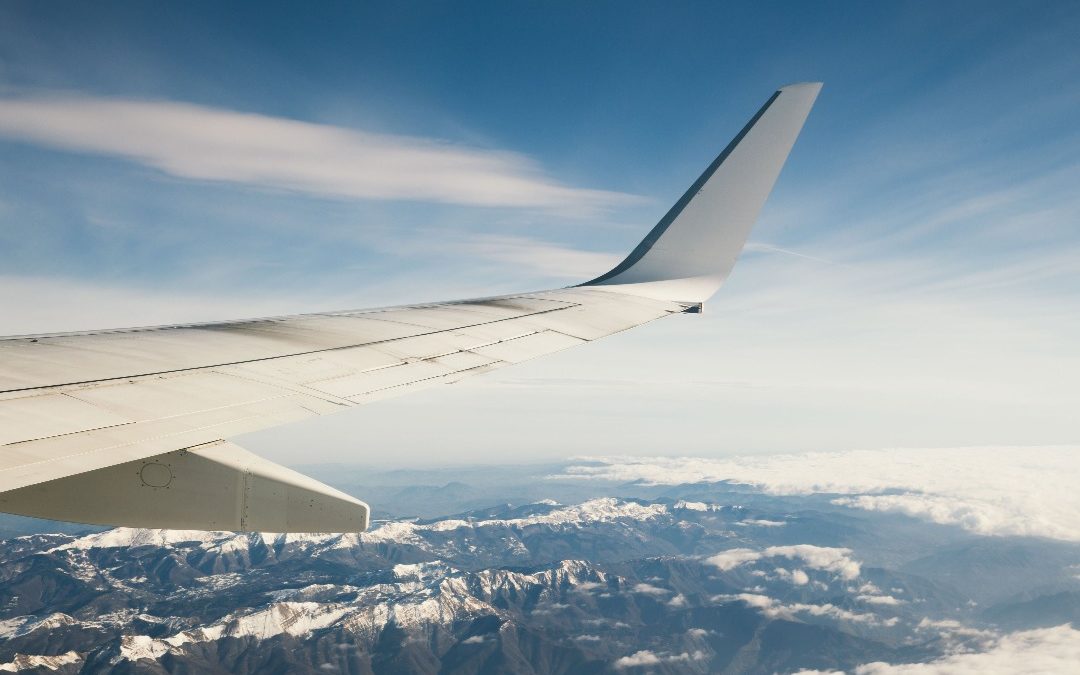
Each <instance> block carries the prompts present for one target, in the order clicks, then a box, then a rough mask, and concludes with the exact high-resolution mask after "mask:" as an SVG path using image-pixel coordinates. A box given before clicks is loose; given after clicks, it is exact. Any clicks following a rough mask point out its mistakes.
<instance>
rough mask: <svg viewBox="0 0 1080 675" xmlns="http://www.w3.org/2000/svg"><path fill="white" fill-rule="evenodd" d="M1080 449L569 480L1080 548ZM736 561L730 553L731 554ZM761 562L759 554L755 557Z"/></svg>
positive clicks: (889, 453)
mask: <svg viewBox="0 0 1080 675" xmlns="http://www.w3.org/2000/svg"><path fill="white" fill-rule="evenodd" d="M1078 453H1080V449H1077V448H1075V447H1072V446H1068V447H1038V448H1025V447H986V448H934V449H889V450H858V451H847V452H830V453H808V454H801V455H773V456H764V457H732V458H726V459H704V458H690V457H674V458H664V457H652V458H630V457H614V458H613V457H607V458H604V457H601V458H588V459H589V462H588V463H580V464H576V465H573V466H570V467H568V468H567V470H566V472H565V475H564V476H565V477H577V478H582V479H587V478H595V479H605V480H614V481H620V482H626V481H639V482H644V483H652V484H673V485H674V484H680V483H698V482H707V481H733V482H736V483H742V484H749V485H754V486H757V487H759V488H761V489H762V490H764V491H766V492H769V493H772V494H815V493H823V494H840V495H850V496H843V497H837V498H836V499H834V500H833V503H834V504H837V505H842V506H848V507H851V508H858V509H865V510H872V511H884V512H890V513H903V514H906V515H910V516H913V517H916V518H921V519H923V520H928V521H931V522H936V523H941V524H949V525H959V526H961V527H963V528H964V529H966V530H968V531H971V532H975V533H978V534H984V535H1019V536H1037V537H1049V538H1052V539H1061V540H1066V541H1080V492H1078V491H1077V490H1076V484H1077V481H1078V479H1080V462H1078V461H1077V458H1078ZM729 553H730V552H729ZM750 554H754V555H757V554H756V553H755V552H753V551H750V552H748V555H750Z"/></svg>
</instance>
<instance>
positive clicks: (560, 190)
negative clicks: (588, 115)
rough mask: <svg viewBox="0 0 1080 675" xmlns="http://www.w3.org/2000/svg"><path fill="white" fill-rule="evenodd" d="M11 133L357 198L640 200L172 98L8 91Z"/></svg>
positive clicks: (408, 145)
mask: <svg viewBox="0 0 1080 675" xmlns="http://www.w3.org/2000/svg"><path fill="white" fill-rule="evenodd" d="M0 136H6V137H8V138H11V139H15V140H20V141H26V142H30V143H37V144H41V145H45V146H49V147H53V148H60V149H64V150H73V151H76V152H86V153H93V154H101V155H106V156H113V157H122V158H125V159H128V160H130V161H133V162H138V163H140V164H143V165H146V166H149V167H153V168H155V169H158V170H160V171H163V172H165V173H167V174H170V175H172V176H177V177H180V178H190V179H198V180H208V181H225V182H230V183H242V184H246V185H253V186H260V187H265V188H274V189H284V190H293V191H298V192H305V193H311V194H316V195H326V196H334V197H344V198H354V199H393V200H410V201H430V202H441V203H449V204H468V205H474V206H505V207H532V208H544V209H558V210H566V211H574V212H580V211H590V210H593V209H597V208H604V207H608V206H612V205H615V204H619V203H626V202H628V201H634V199H635V198H633V197H630V196H629V195H625V194H620V193H617V192H608V191H604V190H588V189H581V188H574V187H568V186H565V185H561V184H559V183H557V182H555V181H553V180H551V179H550V178H548V177H546V176H544V175H543V173H542V172H541V171H540V170H539V169H538V167H537V166H536V165H535V163H534V162H532V161H531V160H530V159H528V158H527V157H524V156H522V155H520V154H516V153H511V152H504V151H499V150H489V149H481V148H474V147H467V146H463V145H458V144H453V143H448V142H445V141H441V140H436V139H430V138H421V137H415V136H400V135H391V134H378V133H369V132H364V131H359V130H355V129H348V128H344V127H337V126H331V125H325V124H313V123H310V122H301V121H297V120H291V119H285V118H280V117H270V116H266V115H258V114H252V113H241V112H234V111H231V110H223V109H219V108H211V107H207V106H199V105H193V104H189V103H177V102H171V101H143V100H131V99H110V98H100V97H93V96H77V95H66V96H50V97H34V98H22V99H2V100H0Z"/></svg>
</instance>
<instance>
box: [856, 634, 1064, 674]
mask: <svg viewBox="0 0 1080 675" xmlns="http://www.w3.org/2000/svg"><path fill="white" fill-rule="evenodd" d="M1078 663H1080V631H1078V630H1075V629H1074V628H1072V627H1071V626H1069V625H1063V626H1057V627H1056V628H1043V629H1039V630H1029V631H1021V632H1017V633H1011V634H1009V635H1006V636H1004V637H1002V638H1001V639H999V640H998V641H997V642H996V643H995V644H993V646H992V647H991V648H990V649H988V650H987V651H984V652H980V653H975V654H953V655H951V656H946V657H944V658H941V659H938V660H936V661H931V662H930V663H905V664H897V665H891V664H887V663H869V664H866V665H862V666H859V667H858V668H856V669H855V673H856V675H965V674H967V673H970V674H971V675H997V674H1002V675H1005V674H1007V673H1009V674H1011V673H1046V674H1048V675H1049V674H1056V673H1073V672H1076V668H1077V664H1078Z"/></svg>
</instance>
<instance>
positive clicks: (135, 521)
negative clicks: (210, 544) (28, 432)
mask: <svg viewBox="0 0 1080 675" xmlns="http://www.w3.org/2000/svg"><path fill="white" fill-rule="evenodd" d="M0 509H2V510H5V511H10V512H15V513H21V514H24V515H29V516H36V517H38V518H50V519H53V520H67V521H72V522H78V523H90V524H95V525H124V526H128V527H152V528H173V529H183V530H235V531H262V532H362V531H364V530H365V529H367V526H368V520H369V515H370V509H369V508H368V506H367V504H365V503H363V502H361V501H360V500H358V499H355V498H353V497H350V496H349V495H347V494H345V493H343V492H341V491H339V490H335V489H334V488H332V487H330V486H328V485H325V484H323V483H320V482H319V481H316V480H314V479H313V478H309V477H308V476H305V475H303V474H300V473H297V472H296V471H293V470H291V469H287V468H285V467H283V466H280V465H278V464H274V463H273V462H270V461H267V460H265V459H262V458H261V457H258V456H256V455H254V454H252V453H250V452H248V451H247V450H244V449H243V448H241V447H239V446H237V445H234V444H232V443H225V442H218V443H212V444H209V445H204V446H200V447H197V448H191V449H189V450H177V451H173V452H168V453H164V454H160V455H156V456H153V457H147V458H145V459H138V460H135V461H130V462H124V463H121V464H116V465H114V466H110V467H106V468H101V469H96V470H93V471H88V472H85V473H80V474H77V475H74V476H67V477H64V478H59V479H56V480H52V481H48V482H45V483H39V484H36V485H31V486H29V487H24V488H20V489H18V490H11V491H8V492H3V493H0Z"/></svg>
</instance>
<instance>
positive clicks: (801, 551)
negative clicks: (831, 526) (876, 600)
mask: <svg viewBox="0 0 1080 675" xmlns="http://www.w3.org/2000/svg"><path fill="white" fill-rule="evenodd" d="M777 557H780V558H791V559H792V560H801V561H802V562H803V563H804V564H805V565H806V566H807V567H809V568H811V569H816V570H823V571H826V572H832V573H833V574H836V575H838V576H840V577H842V578H844V579H848V580H851V579H855V578H857V577H858V576H859V572H860V564H859V561H857V560H855V559H853V558H852V557H851V549H849V548H831V547H827V546H814V545H812V544H796V545H794V546H770V547H769V548H766V549H764V550H763V551H754V550H753V549H748V548H733V549H728V550H726V551H721V552H720V553H717V554H716V555H714V556H711V557H709V558H707V559H706V561H705V562H707V563H709V564H710V565H715V566H716V567H718V568H720V569H721V570H724V571H727V570H732V569H734V568H736V567H738V566H739V565H743V564H746V563H752V562H756V561H758V560H761V559H762V558H777ZM785 571H786V570H785ZM800 578H802V579H803V581H802V583H806V582H807V581H809V578H808V577H806V574H805V573H803V574H802V577H800Z"/></svg>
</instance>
